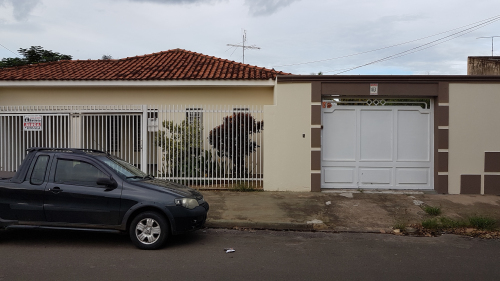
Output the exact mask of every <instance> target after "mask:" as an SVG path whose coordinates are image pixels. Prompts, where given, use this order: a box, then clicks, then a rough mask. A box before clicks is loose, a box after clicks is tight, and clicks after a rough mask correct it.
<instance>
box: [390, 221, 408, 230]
mask: <svg viewBox="0 0 500 281" xmlns="http://www.w3.org/2000/svg"><path fill="white" fill-rule="evenodd" d="M392 228H393V229H401V230H404V229H405V228H406V223H404V222H397V223H395V224H394V225H393V226H392Z"/></svg>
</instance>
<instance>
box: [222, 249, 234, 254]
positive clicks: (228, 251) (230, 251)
mask: <svg viewBox="0 0 500 281" xmlns="http://www.w3.org/2000/svg"><path fill="white" fill-rule="evenodd" d="M224 251H226V254H227V253H233V252H236V250H235V249H233V248H224Z"/></svg>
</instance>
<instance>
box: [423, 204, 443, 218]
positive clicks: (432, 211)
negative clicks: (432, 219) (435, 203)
mask: <svg viewBox="0 0 500 281" xmlns="http://www.w3.org/2000/svg"><path fill="white" fill-rule="evenodd" d="M423 209H424V211H425V212H426V213H427V214H428V215H431V216H439V215H440V214H441V208H439V207H431V206H425V207H424V208H423Z"/></svg>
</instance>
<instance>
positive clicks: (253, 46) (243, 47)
mask: <svg viewBox="0 0 500 281" xmlns="http://www.w3.org/2000/svg"><path fill="white" fill-rule="evenodd" d="M246 41H247V31H246V30H243V45H235V44H227V46H231V47H236V48H242V49H243V63H245V49H257V50H260V47H257V46H255V45H251V46H245V42H246Z"/></svg>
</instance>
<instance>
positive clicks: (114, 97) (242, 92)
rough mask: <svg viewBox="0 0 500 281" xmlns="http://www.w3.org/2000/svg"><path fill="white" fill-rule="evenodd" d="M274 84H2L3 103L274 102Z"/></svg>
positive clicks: (1, 103) (0, 91)
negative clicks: (62, 85)
mask: <svg viewBox="0 0 500 281" xmlns="http://www.w3.org/2000/svg"><path fill="white" fill-rule="evenodd" d="M273 102H274V99H273V87H149V88H148V87H126V88H125V87H76V88H69V87H49V88H37V87H15V88H14V87H12V88H9V87H2V88H0V105H128V104H213V105H265V104H268V105H271V104H273Z"/></svg>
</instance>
